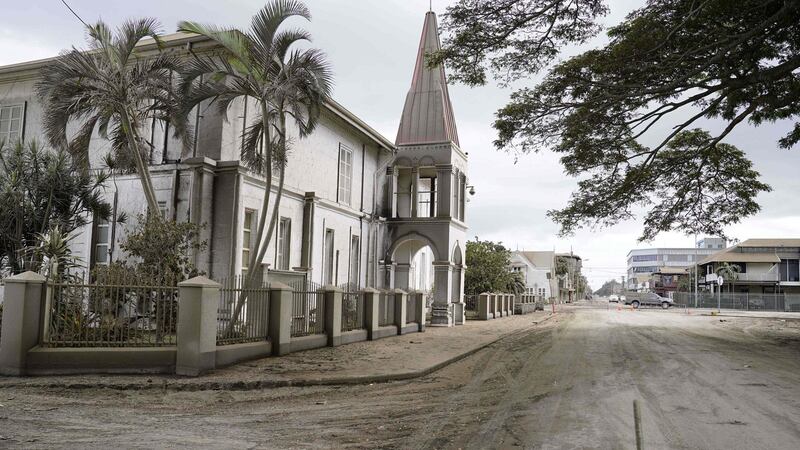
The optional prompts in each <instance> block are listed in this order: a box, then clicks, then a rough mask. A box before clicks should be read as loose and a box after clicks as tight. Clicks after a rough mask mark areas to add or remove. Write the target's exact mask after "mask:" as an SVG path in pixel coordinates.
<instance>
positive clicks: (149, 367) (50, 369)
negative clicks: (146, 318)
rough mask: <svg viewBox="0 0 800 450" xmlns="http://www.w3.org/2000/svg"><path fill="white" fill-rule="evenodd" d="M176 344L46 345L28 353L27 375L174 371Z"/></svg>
mask: <svg viewBox="0 0 800 450" xmlns="http://www.w3.org/2000/svg"><path fill="white" fill-rule="evenodd" d="M176 354H177V347H144V348H130V347H126V348H44V347H34V348H32V349H31V350H30V351H29V352H28V355H27V371H26V373H27V374H30V375H60V374H83V373H117V374H119V373H174V372H175V355H176Z"/></svg>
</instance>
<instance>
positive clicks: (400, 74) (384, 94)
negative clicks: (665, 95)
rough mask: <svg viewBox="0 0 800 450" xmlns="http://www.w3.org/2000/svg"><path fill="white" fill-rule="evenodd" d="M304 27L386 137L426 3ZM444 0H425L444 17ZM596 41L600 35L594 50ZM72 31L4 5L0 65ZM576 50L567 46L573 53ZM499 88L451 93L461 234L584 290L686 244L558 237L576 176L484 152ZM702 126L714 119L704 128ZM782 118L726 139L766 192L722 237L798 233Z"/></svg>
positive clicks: (354, 1) (239, 7)
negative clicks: (460, 181) (516, 254)
mask: <svg viewBox="0 0 800 450" xmlns="http://www.w3.org/2000/svg"><path fill="white" fill-rule="evenodd" d="M68 1H69V3H70V4H71V6H72V7H73V9H75V11H76V12H77V13H78V14H79V15H80V16H81V17H82V18H83V19H84V20H86V21H87V22H91V21H95V20H97V19H99V18H102V19H103V20H105V21H107V22H108V23H110V24H118V23H119V22H120V21H121V20H122V19H124V18H128V17H142V16H153V17H157V18H158V19H159V20H160V21H161V23H162V25H163V28H164V31H165V32H173V31H175V28H176V24H177V22H178V21H179V20H184V19H186V20H195V21H200V22H211V23H216V24H218V25H234V26H238V27H245V26H247V24H248V23H249V18H250V17H251V16H252V14H253V13H254V12H256V11H257V10H258V9H259V8H260V7H262V6H263V4H264V3H263V1H260V0H225V1H207V0H169V1H164V0H160V1H154V0H137V1H135V2H131V1H127V0H126V1H121V0H102V1H100V0H68ZM306 3H307V4H308V5H309V7H310V8H311V11H312V14H313V16H314V17H313V21H312V23H311V24H310V25H308V29H309V30H310V31H311V32H312V33H313V35H314V37H315V45H316V46H317V47H319V48H321V49H323V50H324V51H326V52H327V53H328V56H329V58H330V60H331V62H332V64H333V67H334V71H335V74H336V88H335V92H334V97H335V98H336V100H337V101H339V102H340V103H342V104H343V105H344V106H345V107H347V108H348V109H350V110H351V111H353V112H354V113H356V114H357V115H358V116H359V117H361V118H362V119H364V120H365V121H366V122H367V123H369V124H371V125H372V126H373V127H374V128H376V129H377V130H378V131H380V132H382V133H383V134H384V135H385V136H387V137H388V138H389V139H390V140H392V141H393V140H394V138H395V135H396V133H397V126H398V122H399V119H400V113H401V110H402V107H403V102H404V100H405V95H406V91H407V90H408V87H409V85H410V82H411V72H412V71H413V68H414V59H415V56H416V51H417V45H418V43H419V36H420V32H421V29H422V22H423V18H424V14H425V12H426V11H427V9H428V0H379V1H376V0H306ZM448 3H449V2H448V0H434V1H433V8H434V10H435V11H436V12H439V13H441V12H443V11H444V9H445V7H446V6H447V4H448ZM643 3H644V0H611V1H610V5H611V15H610V16H609V17H607V18H606V19H605V22H606V23H608V24H614V23H618V22H619V21H620V20H621V19H622V18H623V17H624V16H625V14H627V13H628V12H629V11H631V10H632V9H634V8H636V7H638V6H641V5H642V4H643ZM602 41H603V37H599V38H598V39H597V40H596V41H595V42H594V43H593V45H597V44H599V43H601V42H602ZM83 43H84V34H83V29H82V26H81V24H80V23H79V22H78V20H77V19H76V18H75V17H74V16H72V15H71V14H70V12H69V11H68V10H67V9H66V8H65V7H64V6H63V5H62V3H61V1H60V0H33V1H27V2H15V3H14V7H13V8H4V9H3V20H2V21H0V65H5V64H11V63H15V62H21V61H26V60H32V59H38V58H44V57H49V56H54V55H56V54H57V53H58V52H59V51H61V50H62V49H65V48H69V47H71V46H79V47H80V46H82V45H83ZM577 50H578V49H569V50H568V53H575V52H576V51H577ZM509 93H510V91H508V90H502V89H499V88H497V87H494V86H488V87H481V88H474V89H470V88H466V87H463V86H459V85H456V86H452V87H451V90H450V95H451V97H452V102H453V107H454V109H455V115H456V121H457V123H458V130H459V136H460V141H461V146H462V148H463V150H464V151H466V152H468V153H469V155H470V161H469V164H470V169H469V177H470V182H471V184H473V185H474V186H475V190H476V194H475V196H474V197H472V198H471V201H470V203H469V206H468V211H467V221H468V223H469V226H470V230H469V235H470V236H479V237H480V238H481V239H491V240H497V241H502V242H503V243H505V244H506V245H507V246H508V247H510V248H512V249H524V250H551V249H556V250H557V251H559V252H568V251H570V249H573V250H574V252H575V253H577V254H579V255H580V256H581V257H583V258H584V260H585V263H584V266H585V267H587V268H588V270H587V271H588V276H589V280H590V283H591V285H592V287H594V288H595V289H596V288H598V287H600V285H601V284H602V282H603V281H605V280H608V279H610V278H617V279H619V277H620V276H622V275H624V274H625V259H626V254H627V253H628V251H629V250H630V249H633V248H645V247H654V246H681V247H684V246H692V245H693V239H694V238H693V237H691V236H690V237H686V236H682V235H681V234H678V233H670V234H664V235H661V236H659V237H658V238H657V239H656V240H655V241H653V242H651V243H645V244H638V243H637V241H636V238H637V236H639V234H640V233H641V227H642V225H641V220H636V221H629V222H627V223H624V224H620V225H618V226H616V227H613V228H610V229H605V230H585V231H581V232H579V233H577V234H576V235H575V236H572V237H569V238H558V237H557V231H558V229H557V227H556V226H555V225H554V224H553V223H552V222H551V221H550V220H549V219H547V217H545V212H546V211H547V210H549V209H554V208H560V207H562V206H563V205H565V204H566V202H567V201H568V199H569V197H570V193H571V192H572V191H573V190H574V188H575V186H576V180H575V179H572V178H569V177H567V176H565V175H564V172H563V169H562V167H561V166H560V164H559V163H558V159H557V157H555V156H554V155H553V154H552V153H548V152H543V153H539V154H533V155H527V156H523V157H521V158H519V160H518V161H516V163H515V159H514V157H513V156H511V155H507V154H505V153H502V152H498V151H497V150H495V149H494V148H493V147H492V144H491V143H492V140H493V139H494V137H495V132H494V130H493V129H492V128H491V123H492V121H493V116H494V113H495V111H496V110H497V109H498V108H499V107H501V106H503V105H504V104H505V103H506V102H507V100H508V96H509ZM706 126H708V127H709V128H711V129H712V130H716V129H718V126H719V124H715V123H709V124H707V125H706ZM790 127H791V125H790V124H789V123H776V124H770V125H766V126H761V127H759V128H752V127H750V126H740V127H739V128H737V130H736V131H735V132H734V133H732V135H731V136H730V137H729V138H728V139H726V142H728V143H731V144H734V145H737V146H738V147H739V148H741V149H742V150H744V151H745V152H746V153H747V154H748V155H749V156H750V158H751V159H752V160H753V161H754V164H755V167H756V169H757V170H758V171H760V172H761V174H762V176H763V178H764V180H765V181H766V182H767V183H769V184H770V185H772V187H773V189H774V190H773V192H771V193H768V194H764V195H762V196H760V197H759V201H760V203H761V205H762V212H761V213H760V214H759V215H758V216H755V217H752V218H748V219H746V220H744V221H743V222H742V223H741V224H739V225H736V226H733V227H731V228H730V229H729V230H728V232H729V234H730V235H731V236H733V237H735V238H738V239H741V240H744V239H747V238H752V237H800V200H798V199H799V198H800V176H798V172H799V170H798V168H800V149H795V150H792V151H785V150H779V149H778V148H777V145H776V144H775V143H776V141H777V139H778V138H779V137H780V136H782V135H784V134H786V132H787V131H788V130H789V129H790Z"/></svg>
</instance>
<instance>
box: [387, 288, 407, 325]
mask: <svg viewBox="0 0 800 450" xmlns="http://www.w3.org/2000/svg"><path fill="white" fill-rule="evenodd" d="M389 295H394V323H395V325H397V334H403V333H404V331H403V328H405V326H406V297H407V296H408V293H407V292H406V291H404V290H402V289H393V290H392V292H391V293H389Z"/></svg>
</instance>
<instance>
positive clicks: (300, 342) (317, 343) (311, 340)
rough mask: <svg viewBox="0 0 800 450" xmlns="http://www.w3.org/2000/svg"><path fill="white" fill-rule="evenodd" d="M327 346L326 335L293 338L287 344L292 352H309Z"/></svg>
mask: <svg viewBox="0 0 800 450" xmlns="http://www.w3.org/2000/svg"><path fill="white" fill-rule="evenodd" d="M327 346H328V335H327V334H313V335H311V336H302V337H293V338H292V340H291V341H290V342H289V347H290V348H291V351H292V352H301V351H303V350H311V349H312V348H320V347H327Z"/></svg>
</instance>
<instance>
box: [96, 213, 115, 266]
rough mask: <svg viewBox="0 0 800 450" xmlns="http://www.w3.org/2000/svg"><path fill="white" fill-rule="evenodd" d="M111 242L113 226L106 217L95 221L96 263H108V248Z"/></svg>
mask: <svg viewBox="0 0 800 450" xmlns="http://www.w3.org/2000/svg"><path fill="white" fill-rule="evenodd" d="M110 243H111V228H110V226H109V223H108V221H107V220H105V219H101V218H99V217H98V218H96V219H95V221H94V255H93V256H94V258H93V261H94V264H101V265H106V264H108V248H109V245H110Z"/></svg>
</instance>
